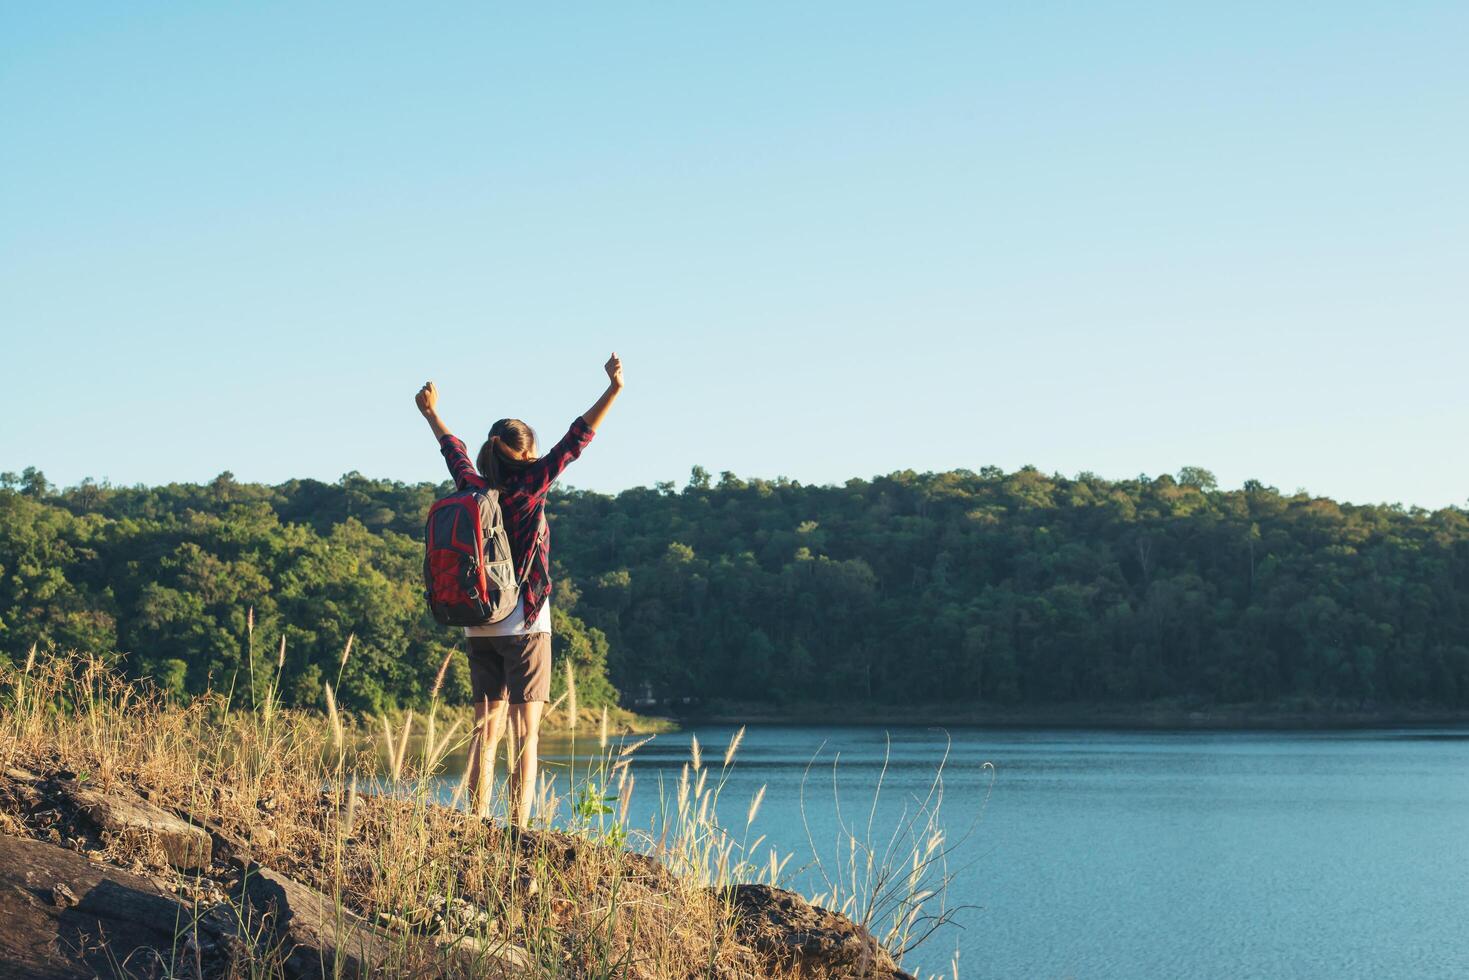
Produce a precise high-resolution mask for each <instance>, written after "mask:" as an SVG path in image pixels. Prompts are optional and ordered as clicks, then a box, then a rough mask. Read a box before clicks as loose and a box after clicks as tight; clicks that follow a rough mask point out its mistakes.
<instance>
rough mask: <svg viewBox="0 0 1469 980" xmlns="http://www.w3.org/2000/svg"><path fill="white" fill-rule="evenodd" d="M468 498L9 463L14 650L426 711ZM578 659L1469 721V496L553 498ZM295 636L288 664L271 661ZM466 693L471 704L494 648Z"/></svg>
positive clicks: (686, 686)
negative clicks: (269, 672) (281, 672)
mask: <svg viewBox="0 0 1469 980" xmlns="http://www.w3.org/2000/svg"><path fill="white" fill-rule="evenodd" d="M447 489H448V488H447V486H446V485H434V484H408V483H402V482H396V481H389V480H378V479H370V478H367V477H364V476H362V475H360V474H357V473H350V474H347V475H346V476H344V477H343V478H342V479H341V480H339V481H337V482H336V483H324V482H321V481H315V480H292V481H290V482H287V483H283V484H280V485H277V486H266V485H261V484H248V483H239V482H237V481H235V480H234V478H233V477H232V476H231V475H230V474H228V473H225V474H222V475H221V476H220V477H218V478H217V479H215V480H214V481H213V482H211V483H209V484H171V485H168V486H160V487H113V486H106V485H100V484H95V483H92V482H90V481H84V482H83V483H82V484H79V485H78V486H74V487H70V488H66V489H57V488H55V487H52V486H51V485H50V484H49V483H48V482H47V481H46V480H45V477H44V475H42V474H40V473H38V472H36V471H35V470H27V471H25V472H24V473H21V474H4V475H3V476H0V650H3V651H4V652H5V653H6V654H8V655H9V656H11V657H15V656H17V655H20V656H23V655H24V651H25V650H26V649H27V648H28V647H29V645H30V644H31V643H32V642H39V643H41V644H42V645H46V646H55V647H58V648H62V649H72V648H75V649H89V650H95V651H101V650H105V651H113V652H115V653H116V654H117V656H118V657H119V658H121V660H122V662H123V663H124V664H125V665H126V667H127V669H129V670H131V671H133V672H135V673H139V674H148V675H151V676H154V677H155V678H158V679H159V680H160V682H161V683H163V684H164V685H165V686H167V687H170V688H172V689H174V690H176V691H178V692H180V693H190V692H196V691H199V690H202V689H203V688H204V687H205V686H207V685H213V686H215V687H219V686H220V685H221V683H222V682H224V681H226V680H227V679H229V678H234V679H235V682H236V683H237V684H238V683H240V681H239V677H240V676H241V669H242V664H243V662H244V661H243V660H242V658H244V657H246V656H247V655H248V654H247V644H246V640H245V637H246V628H245V626H246V623H245V617H246V613H247V610H250V609H252V608H253V609H254V615H255V643H256V646H257V650H256V653H257V655H262V654H261V650H264V651H265V653H264V654H263V655H264V656H265V657H266V658H267V659H269V660H270V661H271V663H272V665H273V662H274V656H275V648H274V647H273V646H271V644H274V643H275V642H277V639H276V638H278V637H279V636H280V635H282V634H284V635H285V636H286V639H287V643H286V651H287V653H286V669H285V681H284V684H283V687H284V689H285V690H286V692H287V696H288V698H290V699H291V700H293V701H295V702H296V703H301V704H313V703H318V701H319V699H320V688H321V682H322V681H323V680H326V679H331V678H332V677H334V676H335V673H336V670H337V657H338V655H339V653H340V651H341V649H342V647H343V645H344V644H345V642H346V639H347V636H348V634H353V635H355V641H354V651H353V654H352V656H351V657H350V658H349V660H348V663H347V667H346V679H345V680H344V683H343V685H342V687H343V695H344V698H345V699H347V700H348V703H351V704H354V705H356V706H360V707H364V708H374V709H376V708H381V707H390V706H394V705H408V704H415V703H420V702H421V701H422V700H423V699H424V698H425V697H426V695H427V691H428V689H429V687H430V686H431V684H432V681H433V676H434V674H435V672H436V671H437V668H438V664H439V662H440V660H441V659H442V658H443V656H444V655H445V654H446V653H447V652H448V651H449V650H451V649H453V648H454V647H455V646H457V644H458V640H457V639H456V637H455V636H454V634H453V632H452V631H449V630H446V629H444V628H442V627H439V626H438V625H437V624H435V623H434V622H433V621H432V620H431V619H429V618H428V617H427V616H426V614H425V612H424V606H423V601H422V597H421V576H420V565H421V561H422V543H421V524H422V521H423V518H424V515H425V513H426V511H427V508H428V505H429V504H430V503H431V502H432V501H433V499H434V498H435V497H436V496H437V495H439V494H442V493H443V492H446V490H447ZM548 516H549V519H550V521H551V525H552V528H553V539H554V548H553V554H554V557H555V562H556V566H557V567H556V569H555V573H556V592H555V594H554V598H553V609H554V614H555V617H556V624H555V628H556V632H557V639H556V654H557V656H558V657H564V656H570V657H571V658H572V660H573V661H574V662H575V664H576V667H577V676H578V680H579V684H578V694H579V697H580V698H581V699H582V700H583V703H591V704H597V703H606V702H610V701H612V700H614V699H616V698H617V697H618V692H622V700H623V702H624V703H629V702H631V701H634V700H637V701H641V700H643V699H645V698H652V699H654V700H657V701H667V700H669V699H672V700H675V701H682V700H683V699H715V698H718V699H735V700H746V701H759V702H765V703H773V704H776V705H780V704H794V703H808V702H821V703H828V704H830V703H849V702H880V703H887V704H894V705H927V704H942V703H993V704H1004V705H1047V704H1058V703H1073V702H1101V703H1133V702H1144V701H1154V700H1159V699H1178V700H1182V701H1186V702H1190V703H1198V704H1200V705H1215V704H1232V703H1241V702H1250V703H1284V702H1291V703H1298V704H1307V705H1309V704H1313V703H1314V704H1325V703H1332V704H1350V705H1353V706H1360V707H1373V706H1386V705H1409V704H1432V705H1441V706H1452V707H1466V706H1469V512H1466V510H1465V509H1463V508H1457V507H1451V508H1445V509H1442V510H1437V511H1432V512H1430V511H1425V510H1422V509H1418V508H1404V507H1401V506H1395V505H1351V504H1344V503H1337V502H1335V501H1332V500H1329V499H1326V498H1322V497H1317V496H1312V495H1310V494H1307V493H1304V492H1297V493H1293V494H1287V493H1281V492H1280V491H1278V490H1276V489H1275V488H1273V487H1268V486H1264V485H1262V484H1260V483H1258V482H1255V481H1250V482H1248V483H1246V484H1245V485H1244V486H1243V487H1242V488H1240V489H1238V490H1223V489H1220V488H1219V487H1218V486H1217V485H1216V481H1215V480H1214V478H1213V476H1212V475H1211V474H1210V473H1209V472H1208V471H1207V470H1203V469H1200V468H1195V467H1190V468H1185V469H1184V470H1183V471H1181V472H1180V473H1178V474H1177V475H1176V476H1173V475H1164V476H1157V477H1148V476H1139V477H1137V478H1136V479H1131V480H1107V479H1103V478H1101V477H1098V476H1096V475H1094V474H1089V473H1083V474H1080V475H1078V476H1076V477H1075V478H1067V477H1063V476H1060V475H1046V474H1044V473H1042V472H1040V471H1038V470H1036V469H1035V468H1033V467H1025V468H1022V469H1020V470H1017V471H1015V472H1009V473H1007V472H1003V471H1001V470H999V469H996V468H993V467H986V468H984V469H981V470H979V471H978V472H973V471H969V470H956V471H952V472H947V473H922V474H920V473H914V472H911V471H903V472H897V473H891V474H888V475H886V476H880V477H876V478H874V479H871V480H861V479H854V480H849V481H848V482H847V483H845V484H843V485H841V486H810V485H802V484H800V483H797V482H794V481H790V480H784V479H777V480H761V479H741V478H739V477H737V476H736V475H734V474H732V473H727V472H726V473H723V474H721V475H720V476H719V477H718V478H717V479H715V478H714V477H713V476H712V474H710V473H709V472H707V471H706V470H704V469H702V468H699V467H696V468H695V469H694V471H693V473H692V474H691V476H690V478H689V480H688V482H687V484H686V485H684V486H682V487H676V486H675V485H674V484H672V483H661V484H658V485H656V486H654V487H639V488H634V489H630V490H626V491H623V492H622V493H619V494H616V495H607V494H602V493H594V492H589V491H582V490H574V489H565V490H559V491H557V492H555V493H554V494H553V496H552V498H551V500H550V503H549V506H548ZM267 648H268V649H267ZM449 689H450V693H451V696H452V697H454V698H463V697H466V696H467V692H468V683H467V677H465V675H464V668H463V663H462V658H453V659H452V660H451V671H450V675H449Z"/></svg>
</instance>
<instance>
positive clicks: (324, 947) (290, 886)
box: [236, 864, 530, 980]
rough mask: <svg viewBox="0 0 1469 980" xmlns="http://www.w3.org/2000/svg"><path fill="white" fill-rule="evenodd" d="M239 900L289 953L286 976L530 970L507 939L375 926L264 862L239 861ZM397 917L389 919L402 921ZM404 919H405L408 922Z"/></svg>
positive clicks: (490, 976) (310, 978) (317, 978)
mask: <svg viewBox="0 0 1469 980" xmlns="http://www.w3.org/2000/svg"><path fill="white" fill-rule="evenodd" d="M239 870H240V883H239V885H238V886H237V889H236V892H237V900H238V899H243V903H244V904H248V906H249V908H250V910H251V912H252V913H253V915H254V916H255V917H256V918H255V920H254V921H252V923H251V925H252V926H254V927H257V928H258V927H263V929H264V932H265V934H266V937H267V945H269V946H273V947H275V948H278V949H279V950H280V951H281V954H282V956H283V957H284V963H283V966H284V968H285V974H286V976H287V977H290V978H293V980H324V978H327V977H333V978H336V977H346V978H351V977H368V976H373V977H380V976H388V977H394V976H420V977H460V976H462V977H483V978H486V980H511V978H515V977H520V976H524V975H526V974H527V972H528V968H529V966H530V957H529V956H528V955H526V953H525V951H524V950H521V949H519V948H518V947H514V946H510V945H509V944H504V943H500V944H497V943H486V944H484V945H483V946H479V945H471V944H469V943H453V942H450V943H449V944H447V945H443V944H440V943H437V942H435V941H434V940H432V939H427V938H423V937H406V936H404V935H403V934H402V933H398V934H393V933H390V932H388V931H386V930H384V929H381V928H378V927H377V926H374V925H373V924H372V923H370V922H368V921H367V920H366V919H364V918H363V917H362V916H360V915H358V914H357V913H355V912H353V911H352V910H350V909H347V908H343V907H341V906H339V905H338V904H337V903H336V902H334V901H333V900H332V899H331V898H329V897H327V896H326V895H323V894H322V893H321V892H319V891H317V890H316V889H314V888H311V887H309V886H307V885H304V884H302V883H301V882H299V881H295V880H294V879H292V878H288V877H286V876H285V875H283V874H280V873H279V872H276V871H273V870H271V869H270V868H266V867H263V866H261V865H258V864H241V865H240V867H239ZM394 919H395V917H387V918H386V919H384V920H383V921H385V922H388V923H391V924H393V925H398V924H399V923H398V922H397V921H394ZM405 924H406V923H405Z"/></svg>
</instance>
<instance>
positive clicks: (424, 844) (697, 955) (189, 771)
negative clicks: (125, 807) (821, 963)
mask: <svg viewBox="0 0 1469 980" xmlns="http://www.w3.org/2000/svg"><path fill="white" fill-rule="evenodd" d="M272 659H277V660H278V658H272ZM252 662H253V658H252ZM256 666H257V667H258V666H259V665H256ZM271 666H276V665H275V664H272V665H271ZM277 669H278V668H277ZM0 689H8V690H6V694H7V695H8V696H7V697H6V698H5V701H6V703H5V707H4V711H3V715H0V769H3V768H5V767H11V766H18V767H22V768H25V769H29V770H31V771H35V772H56V771H58V770H69V771H70V772H72V773H75V774H76V778H78V779H81V780H84V781H86V782H87V783H89V784H90V785H93V786H96V787H98V788H100V789H102V790H108V789H111V788H114V787H117V786H119V785H121V786H125V787H128V788H131V789H134V790H138V791H140V792H142V793H143V794H144V795H146V797H147V798H148V799H149V800H150V801H151V802H152V803H154V804H155V805H158V806H161V807H164V808H165V809H172V810H175V811H177V812H180V813H186V814H188V815H189V816H190V817H191V818H192V819H193V820H195V821H197V822H199V823H201V824H203V825H206V826H210V827H212V828H214V829H215V830H216V831H217V832H218V833H221V834H223V835H226V836H227V837H228V838H229V839H231V840H233V841H237V842H240V845H241V846H242V847H243V848H245V849H247V850H248V853H249V856H250V858H251V859H252V860H253V861H255V862H258V863H259V864H261V865H265V866H267V867H271V868H274V869H276V870H277V871H280V872H283V873H285V874H288V875H290V876H292V877H294V878H296V879H298V880H300V881H302V882H305V883H307V884H310V885H311V886H313V887H315V888H316V889H318V890H320V891H321V892H323V893H324V894H326V895H327V896H329V897H330V898H331V899H333V900H334V901H335V902H337V903H339V904H340V906H341V907H342V908H344V909H350V910H352V911H354V912H357V913H360V914H361V915H362V916H364V917H365V918H366V919H367V920H368V921H370V922H378V923H385V924H389V925H392V926H400V927H402V926H407V927H409V931H411V929H412V928H413V927H424V928H427V927H428V926H429V924H430V923H431V922H437V923H438V927H439V928H445V927H446V923H445V921H444V920H445V919H446V918H452V917H446V914H445V910H446V909H459V910H465V909H474V910H483V912H484V913H487V914H466V915H464V916H461V919H463V921H455V922H453V923H450V925H452V926H453V930H454V931H455V932H457V933H458V934H460V935H465V936H467V937H468V941H472V942H474V943H477V944H482V945H489V946H493V945H494V944H497V943H498V944H501V945H503V944H506V943H511V944H514V945H516V946H519V947H522V948H523V949H524V950H525V951H526V952H527V953H528V954H529V956H530V959H531V961H532V963H533V964H534V967H533V970H534V974H533V975H540V976H547V977H551V976H555V977H610V976H626V977H648V978H655V977H656V978H664V977H695V976H699V977H706V976H730V977H734V976H746V975H749V974H748V973H747V972H746V971H747V970H749V969H751V954H750V951H749V950H747V949H744V948H742V947H740V945H739V944H738V942H736V941H735V939H734V938H733V934H732V929H731V924H730V917H729V915H728V913H727V910H726V909H724V908H723V907H722V902H721V900H720V899H719V898H718V897H717V896H716V893H715V892H713V891H711V889H710V888H709V887H708V886H709V885H711V884H719V883H722V882H725V881H731V880H733V877H734V875H735V873H736V872H737V871H741V870H748V869H745V868H744V866H743V865H742V864H741V862H740V861H738V860H737V859H736V856H735V854H734V852H733V851H732V846H731V844H730V843H729V838H728V836H727V835H722V833H721V832H720V831H719V830H718V828H717V827H716V826H714V825H713V824H712V823H711V822H709V816H710V808H709V806H708V802H707V799H700V798H699V797H697V796H694V797H689V798H687V799H685V800H684V801H683V802H682V804H681V806H680V808H679V811H678V812H679V814H680V815H681V819H682V820H683V824H682V825H681V826H680V827H679V829H677V830H676V831H672V832H670V833H667V834H666V835H665V836H666V838H670V839H666V840H665V841H663V842H662V846H661V847H659V848H658V850H659V851H660V853H661V855H662V856H664V857H665V858H671V859H673V860H671V861H670V862H669V863H670V864H672V865H673V866H674V867H676V868H677V869H679V870H680V871H681V872H684V874H683V875H682V876H680V875H674V874H669V873H668V872H667V871H665V870H664V869H663V868H662V867H660V866H659V865H658V864H656V863H655V862H653V861H650V860H648V859H647V858H644V857H641V856H640V855H638V854H636V853H634V852H633V851H631V850H629V849H627V848H625V847H622V846H620V845H622V844H623V843H624V842H625V840H626V832H625V830H623V829H622V827H623V825H622V824H621V823H619V820H618V816H619V805H618V804H619V803H620V809H621V814H622V815H623V816H624V817H625V813H626V802H625V801H626V798H627V795H630V792H631V789H632V783H633V779H632V777H631V775H630V767H629V766H628V765H627V764H626V763H627V762H628V761H629V760H630V758H631V753H632V752H634V751H635V750H636V746H631V747H629V746H625V745H620V744H616V743H614V742H613V741H611V740H610V739H609V740H608V743H607V749H606V751H605V752H604V753H603V754H602V756H601V757H600V759H599V760H597V761H593V762H589V763H587V765H586V769H585V771H584V772H582V773H580V774H579V775H580V782H579V784H578V785H579V787H580V796H579V797H578V800H576V801H562V800H559V799H557V798H555V797H554V795H553V794H552V792H551V789H550V784H549V783H545V784H543V787H542V800H541V807H542V813H543V815H545V816H546V817H556V818H557V820H558V825H559V826H563V827H567V828H568V830H567V831H556V832H552V831H541V832H535V833H530V834H518V833H515V832H513V831H509V830H507V829H506V828H505V827H504V825H503V824H502V823H499V822H496V821H494V820H489V821H486V820H477V819H473V818H471V817H469V816H468V815H466V814H465V813H463V812H461V811H460V810H458V809H451V808H449V807H446V806H443V805H440V804H439V803H437V802H436V799H437V796H436V794H437V791H438V787H439V786H440V785H441V781H440V777H441V775H442V772H443V763H444V759H445V757H446V756H447V755H448V754H449V753H450V752H451V751H452V750H454V749H456V748H462V747H463V745H464V742H465V740H466V735H465V728H466V726H464V725H462V724H461V723H460V722H459V721H457V720H454V721H450V722H449V723H448V724H447V726H446V725H444V724H443V723H442V721H443V719H442V718H440V717H439V710H438V705H437V704H435V705H434V706H433V707H431V708H430V710H429V712H428V713H427V715H426V716H420V717H419V718H418V719H415V718H414V717H413V716H412V715H411V714H409V715H407V716H405V717H403V718H400V719H398V720H396V721H394V720H390V719H388V718H386V717H384V718H380V719H377V721H376V723H377V725H380V726H381V730H380V731H379V733H378V734H377V736H376V737H374V736H373V735H372V734H371V733H372V728H371V727H369V725H367V724H364V723H363V722H362V721H360V720H357V719H351V718H347V717H345V716H343V715H342V714H340V713H338V711H337V710H336V703H335V698H331V699H329V701H328V703H329V705H331V710H330V711H329V713H328V715H327V716H326V717H322V716H318V715H311V714H302V713H297V712H292V711H287V710H282V709H280V708H279V706H278V705H276V704H275V703H274V699H273V698H270V699H268V700H267V701H266V703H264V704H257V705H254V706H244V707H243V708H241V707H240V706H235V705H231V704H230V700H229V697H228V695H224V694H211V695H207V696H204V697H200V698H197V699H195V700H193V701H192V702H191V703H189V704H187V705H178V704H173V703H170V702H168V701H166V700H165V699H163V698H162V697H160V696H159V695H158V694H157V693H156V692H154V691H153V690H152V689H151V688H149V687H148V686H146V685H140V684H137V683H128V682H125V681H123V680H122V679H120V678H119V677H118V676H117V675H116V674H114V673H112V672H110V671H109V670H107V669H106V668H105V667H104V666H103V665H102V664H101V663H100V662H99V661H97V660H94V659H90V658H77V659H70V658H61V657H57V658H46V657H43V658H41V659H40V661H39V662H37V661H36V660H35V658H34V657H33V658H31V660H30V661H28V662H27V665H26V667H25V668H24V669H23V670H16V669H14V668H9V669H7V670H6V671H5V676H4V677H3V688H0ZM410 735H412V739H410ZM382 757H386V758H387V760H388V761H387V764H386V765H383V764H382ZM608 796H611V797H612V798H613V799H612V802H610V803H608V802H605V798H606V797H608ZM0 822H3V823H4V825H5V826H4V827H3V828H0V829H4V830H6V831H8V832H11V833H26V832H28V828H26V827H25V826H24V815H23V814H20V813H13V812H12V813H4V812H0ZM146 845H147V842H146V841H139V840H121V839H113V840H111V841H108V842H106V844H105V853H104V854H103V855H101V856H102V857H104V858H106V859H108V860H111V861H113V862H115V863H117V864H119V865H121V866H123V867H131V868H133V869H136V870H146V871H149V872H151V873H154V874H169V873H170V872H169V871H168V869H167V865H166V863H165V862H164V860H163V857H162V854H161V852H156V851H153V850H150V849H149V848H148V847H147V846H146ZM675 849H676V850H675ZM710 858H712V859H713V861H712V863H710V862H709V860H708V859H710ZM688 872H693V873H688ZM196 884H197V883H196ZM180 885H181V886H182V882H181V883H180ZM259 966H260V970H259V972H260V975H272V973H273V972H274V971H273V969H272V968H271V965H270V964H260V965H259Z"/></svg>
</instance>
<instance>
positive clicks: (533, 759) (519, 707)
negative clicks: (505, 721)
mask: <svg viewBox="0 0 1469 980" xmlns="http://www.w3.org/2000/svg"><path fill="white" fill-rule="evenodd" d="M545 707H546V705H545V703H544V702H541V701H527V702H526V703H525V704H512V705H511V706H510V725H511V731H512V732H513V733H514V736H515V748H516V758H514V759H512V760H510V767H509V768H510V786H509V792H510V819H511V822H513V823H514V824H515V825H516V826H517V827H526V826H529V824H530V817H531V810H532V809H533V808H534V806H535V800H536V773H537V762H538V759H539V753H540V730H541V712H542V711H544V710H545Z"/></svg>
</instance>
